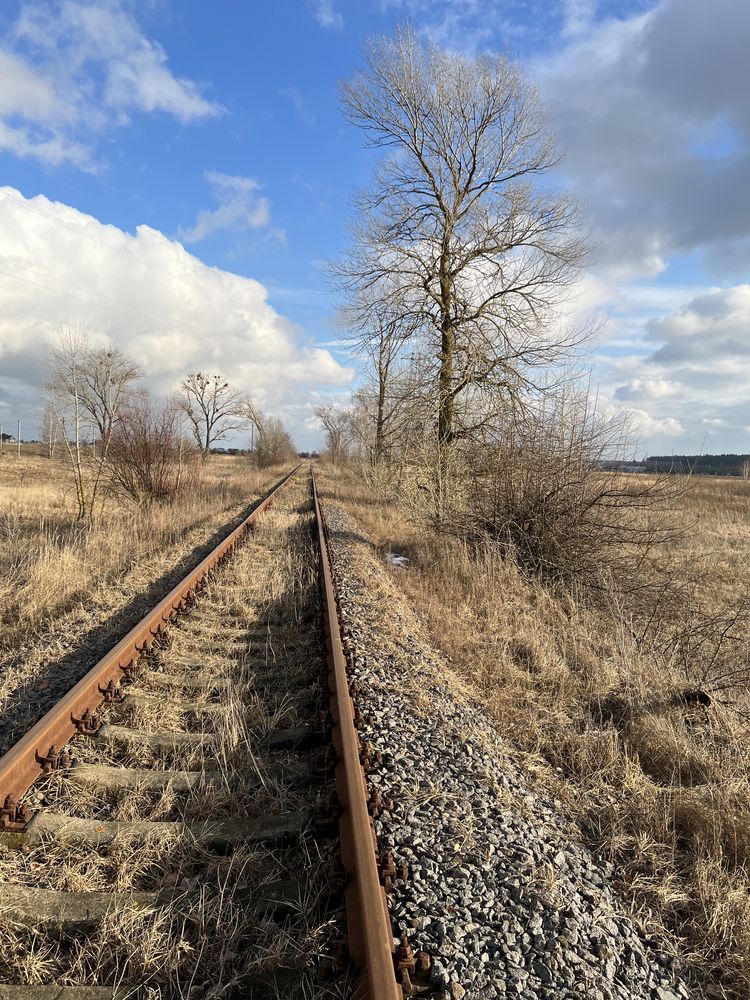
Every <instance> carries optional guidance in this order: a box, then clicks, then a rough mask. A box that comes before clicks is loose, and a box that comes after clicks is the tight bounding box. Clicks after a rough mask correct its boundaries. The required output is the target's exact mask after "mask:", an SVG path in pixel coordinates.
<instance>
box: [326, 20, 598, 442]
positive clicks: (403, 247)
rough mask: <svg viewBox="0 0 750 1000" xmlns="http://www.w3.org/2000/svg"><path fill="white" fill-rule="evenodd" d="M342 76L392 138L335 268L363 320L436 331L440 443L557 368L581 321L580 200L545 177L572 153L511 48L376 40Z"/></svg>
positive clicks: (365, 115) (366, 121) (363, 117)
mask: <svg viewBox="0 0 750 1000" xmlns="http://www.w3.org/2000/svg"><path fill="white" fill-rule="evenodd" d="M364 62H365V65H364V68H363V69H362V70H361V71H360V72H358V73H357V74H356V75H355V76H354V77H353V78H352V79H351V80H350V81H349V82H347V83H345V84H344V85H343V87H342V101H343V105H344V108H345V112H346V114H347V116H348V118H349V120H350V121H352V122H353V123H354V124H355V125H357V126H359V127H360V128H361V129H362V130H363V132H364V134H365V136H366V140H367V143H368V144H369V145H371V146H374V147H376V148H381V149H384V150H387V156H385V157H384V158H383V160H382V161H381V162H380V164H379V166H378V168H377V169H376V171H375V174H374V177H373V181H372V184H371V187H370V188H369V190H366V191H364V192H362V193H361V194H360V196H359V204H358V209H359V221H358V222H357V223H356V225H355V227H354V232H353V240H352V244H351V247H350V250H349V252H348V255H347V256H346V258H345V259H344V260H343V261H342V262H341V263H340V264H339V265H337V266H336V267H335V268H334V272H335V274H336V276H337V278H338V281H339V283H340V287H341V289H342V290H343V292H344V294H345V297H346V299H347V302H348V305H349V312H350V314H351V313H354V314H357V316H358V320H359V323H360V324H361V325H362V326H367V325H368V324H369V325H370V326H371V327H372V328H374V329H377V321H374V322H373V314H377V312H385V313H387V314H391V315H394V316H401V317H402V318H403V320H404V321H405V322H406V323H408V328H409V331H410V333H411V335H416V333H417V331H419V333H420V335H421V336H422V337H423V338H425V340H426V343H427V345H428V348H429V358H430V360H431V365H432V377H433V386H434V388H433V390H432V392H433V395H434V397H435V399H436V409H437V414H436V417H437V420H436V422H437V439H438V445H439V448H440V449H441V450H443V451H447V450H448V449H449V447H450V445H451V444H452V443H453V442H454V441H455V440H456V439H459V438H461V437H466V436H469V435H471V434H472V433H474V432H475V431H476V429H477V428H478V427H481V426H482V425H483V424H484V423H485V422H486V420H487V413H488V412H490V411H492V410H493V407H488V406H487V405H486V404H485V403H484V402H483V401H482V397H484V396H488V395H497V394H498V393H502V394H504V395H505V396H506V397H510V398H511V399H512V398H514V397H519V396H521V395H522V394H523V393H524V392H527V391H528V390H529V389H530V388H536V387H538V386H539V384H541V382H545V383H546V384H549V367H550V365H552V364H554V363H556V362H558V361H559V360H560V359H561V358H562V357H565V356H567V355H568V353H569V352H570V350H571V348H572V347H573V346H574V344H575V343H577V342H578V339H579V337H578V335H577V334H576V333H574V332H572V331H571V330H565V329H564V328H562V327H561V326H555V325H553V323H552V319H553V316H554V310H555V306H556V304H557V303H558V302H559V299H560V296H561V289H563V288H564V287H565V286H567V285H568V284H570V282H571V281H572V280H573V279H574V278H575V277H576V276H577V274H578V271H579V267H580V265H581V263H582V260H583V257H584V254H585V247H584V243H583V241H582V239H581V237H580V234H579V232H578V212H577V208H576V206H575V205H574V203H573V202H572V201H571V200H570V199H569V198H568V197H567V196H565V195H560V194H556V193H554V192H552V191H550V190H549V188H548V187H546V186H544V187H543V186H541V185H537V186H535V183H534V182H535V180H536V179H537V178H539V177H541V176H542V175H544V174H546V173H547V172H548V171H549V170H550V169H551V167H552V166H554V164H555V163H556V162H557V157H556V154H555V151H554V144H553V141H552V138H551V136H550V133H549V131H548V128H547V125H546V122H545V119H544V116H543V114H542V112H541V110H540V107H539V103H538V100H537V96H536V92H535V90H534V88H533V87H532V86H531V84H530V83H529V82H528V81H527V80H526V78H525V77H524V75H523V72H522V70H521V69H520V68H519V67H518V66H517V65H516V64H514V63H512V62H511V61H509V60H508V59H507V58H505V57H503V56H492V55H485V56H481V57H479V58H476V59H472V58H468V57H465V56H462V55H459V54H457V53H455V52H446V51H443V50H441V49H439V48H438V47H437V46H435V45H432V44H428V45H423V44H422V43H421V42H420V41H419V40H418V38H417V37H416V35H415V33H414V32H413V31H412V30H411V29H408V28H406V29H401V30H399V31H398V32H397V34H396V35H395V37H393V38H379V39H375V40H373V41H371V42H370V43H369V44H368V46H367V48H366V50H365V54H364Z"/></svg>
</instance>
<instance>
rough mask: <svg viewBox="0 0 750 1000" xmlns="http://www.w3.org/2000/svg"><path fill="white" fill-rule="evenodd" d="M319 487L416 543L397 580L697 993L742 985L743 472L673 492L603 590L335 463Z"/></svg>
mask: <svg viewBox="0 0 750 1000" xmlns="http://www.w3.org/2000/svg"><path fill="white" fill-rule="evenodd" d="M545 475H546V473H545ZM643 485H646V486H647V483H644V484H643ZM326 489H327V492H328V493H329V495H332V496H337V497H339V498H340V499H341V500H342V501H343V502H344V504H345V506H346V507H347V508H348V509H349V510H350V512H351V513H353V515H354V516H355V517H356V518H357V520H358V521H359V523H360V524H361V525H362V526H363V528H364V530H365V531H366V532H367V533H368V535H369V537H370V538H371V539H372V540H373V541H374V543H375V544H376V546H377V550H378V552H379V554H380V555H381V556H385V555H386V554H388V553H391V554H398V555H403V556H406V557H407V558H408V560H409V561H408V564H407V567H406V568H405V569H404V568H399V567H397V566H394V567H393V568H392V573H393V574H394V577H395V580H396V581H397V582H398V584H399V585H400V586H401V587H402V588H403V589H404V590H405V591H406V592H407V594H408V595H409V596H410V597H411V598H412V599H413V601H414V602H415V605H416V607H417V609H418V611H419V612H420V613H421V615H422V616H423V618H424V619H425V622H426V624H427V626H428V628H429V630H430V633H431V635H432V636H433V637H434V639H435V640H436V641H437V643H438V644H439V646H440V647H441V649H442V650H443V652H444V653H445V654H446V655H447V657H448V658H449V660H450V663H451V666H452V668H453V670H454V671H455V672H456V674H457V675H458V677H459V678H460V679H461V680H462V681H463V682H466V683H468V684H469V688H470V690H471V692H472V693H473V694H474V695H476V696H478V697H479V698H480V699H481V700H482V702H483V703H484V704H485V705H486V706H487V708H488V710H489V711H490V713H491V715H492V716H493V717H494V719H495V720H496V721H497V722H498V724H499V726H500V729H501V731H502V733H504V735H505V737H506V739H507V740H508V742H509V744H511V745H512V746H514V747H516V748H517V749H518V750H519V751H521V752H522V753H523V757H524V759H525V761H526V763H527V766H528V768H529V770H530V771H531V772H533V773H535V774H537V776H538V777H539V778H540V780H542V781H544V782H545V783H547V785H548V787H549V788H550V790H551V791H552V793H553V794H554V796H555V797H556V798H558V799H560V800H561V801H562V802H564V803H565V807H566V809H567V811H568V812H569V813H570V814H572V815H574V816H575V817H576V818H577V821H578V823H579V825H580V829H581V831H582V835H583V836H584V837H585V839H586V840H587V841H588V842H589V843H590V844H592V845H593V846H594V847H595V848H596V849H597V850H598V851H600V852H601V853H602V854H604V855H606V856H607V857H608V858H609V859H611V860H612V861H613V862H614V863H615V866H616V871H617V888H618V889H619V890H620V892H621V893H622V894H623V896H625V897H626V898H627V900H628V901H629V903H630V905H631V907H632V908H633V910H634V911H635V913H636V914H637V916H638V917H639V919H640V921H641V924H642V927H643V929H644V933H645V934H646V936H648V937H650V938H653V939H655V940H657V941H658V942H659V949H660V951H661V952H665V953H668V954H671V955H672V956H673V957H674V960H675V961H676V962H677V963H678V964H679V963H683V964H684V966H685V967H686V968H687V969H688V971H689V973H690V974H691V975H692V976H693V977H694V979H695V981H696V982H697V983H698V984H699V985H700V988H701V990H702V991H703V992H702V995H704V996H707V997H732V998H735V1000H740V998H745V997H746V996H747V995H748V990H749V989H750V933H749V932H748V928H749V927H750V876H749V875H748V871H749V870H750V808H749V806H748V803H749V802H750V728H749V727H748V721H747V712H748V708H749V707H750V691H749V690H748V679H749V674H748V666H749V665H750V627H749V622H748V611H747V607H748V602H747V593H748V588H749V587H750V559H748V555H749V554H750V490H749V489H748V484H747V483H745V482H742V481H737V480H731V481H727V480H707V479H699V480H698V481H697V482H696V484H695V487H694V489H692V490H691V491H689V492H687V493H685V494H684V495H683V496H682V497H681V499H680V500H679V504H678V510H677V515H678V518H677V524H676V526H677V527H678V528H679V527H680V526H682V527H685V528H687V529H688V530H686V531H685V532H684V533H683V534H682V535H681V536H680V535H679V534H676V535H675V536H674V537H673V539H672V541H671V542H670V544H669V545H666V546H661V547H659V546H657V547H655V548H652V549H651V550H650V553H649V555H648V559H647V560H644V561H643V563H642V565H641V566H640V569H639V572H640V574H641V580H646V581H649V582H650V586H648V587H643V588H640V587H639V588H636V593H637V599H636V598H632V595H631V598H628V597H627V596H624V595H623V591H622V589H620V588H612V589H611V590H609V591H603V590H601V589H600V590H599V592H598V595H597V599H596V601H592V600H590V599H588V598H587V594H586V591H585V590H580V589H578V590H576V589H575V588H574V587H570V586H568V587H563V586H560V585H559V581H558V583H556V584H555V585H554V586H552V587H550V586H549V585H545V583H543V582H542V581H541V580H540V579H539V576H538V575H533V574H532V575H529V574H527V573H525V572H523V571H522V570H521V569H520V568H519V565H518V563H517V562H516V561H514V560H513V559H511V558H508V555H509V552H508V550H507V549H505V550H504V549H503V548H502V547H493V546H492V545H489V544H486V542H487V541H488V538H487V536H485V544H477V539H476V538H473V539H471V540H469V541H467V540H461V539H458V538H456V537H449V536H438V535H436V534H435V533H434V532H429V531H426V530H425V529H424V528H422V527H420V526H419V524H417V523H415V521H414V520H413V518H412V517H411V516H410V515H411V512H410V511H408V510H407V509H406V508H405V507H403V506H400V505H399V504H398V503H395V502H393V498H391V500H390V502H388V503H381V502H378V501H377V500H375V499H374V498H373V496H372V494H371V492H370V491H369V490H368V488H367V487H365V486H363V485H362V482H361V479H360V480H359V481H357V480H356V479H355V477H353V476H351V475H350V476H346V477H344V478H343V479H337V480H336V481H334V480H333V478H332V477H330V476H329V477H327V479H326ZM634 582H635V581H634ZM603 597H606V598H607V599H606V600H603V599H602V598H603Z"/></svg>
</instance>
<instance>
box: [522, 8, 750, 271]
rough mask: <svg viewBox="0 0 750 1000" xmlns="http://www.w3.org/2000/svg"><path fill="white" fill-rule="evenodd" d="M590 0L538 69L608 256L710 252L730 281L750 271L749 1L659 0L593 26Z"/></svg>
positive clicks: (622, 259) (625, 267) (629, 259)
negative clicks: (641, 10)
mask: <svg viewBox="0 0 750 1000" xmlns="http://www.w3.org/2000/svg"><path fill="white" fill-rule="evenodd" d="M588 6H589V5H588V4H587V3H586V2H585V0H568V2H567V8H568V12H569V21H568V23H569V24H570V25H572V26H574V27H575V30H570V31H569V32H568V35H569V37H568V40H567V43H566V44H565V45H563V47H562V48H561V49H559V50H558V51H557V52H556V53H555V54H554V55H551V56H549V55H545V56H544V57H541V58H537V59H536V60H534V62H533V64H532V72H533V75H534V76H535V77H536V78H537V79H538V81H539V84H540V90H541V93H542V96H543V99H544V101H545V103H546V104H547V106H548V108H549V110H550V112H551V118H552V124H553V126H554V128H555V131H556V132H557V135H558V138H559V142H560V147H561V149H562V151H563V152H564V154H565V160H564V162H563V166H562V169H563V171H564V172H565V173H566V174H567V176H568V178H569V179H570V180H571V181H572V183H573V184H574V185H575V186H576V188H577V190H578V192H579V194H580V197H581V198H582V200H583V201H584V202H585V204H586V205H587V208H588V211H589V214H590V217H591V219H592V222H593V226H594V229H595V232H596V236H597V238H598V243H599V259H600V261H601V262H602V263H605V264H607V265H608V266H609V267H610V268H611V270H612V273H614V274H616V275H619V276H622V275H630V276H633V275H641V276H653V275H655V274H657V273H659V271H660V270H663V269H664V268H665V266H667V265H668V262H669V259H670V258H671V257H672V256H673V255H675V254H678V253H690V252H692V251H695V250H698V251H700V252H701V253H702V254H703V255H704V259H705V260H706V261H708V262H709V264H710V265H711V266H712V267H714V268H715V270H716V271H717V273H720V274H721V275H722V277H723V278H726V277H727V276H728V274H729V273H730V268H731V269H732V273H736V274H737V275H739V274H743V273H747V267H748V265H749V264H750V213H748V212H747V211H746V209H745V206H746V204H747V199H746V192H747V188H748V178H749V177H750V113H749V111H748V102H747V99H746V95H747V93H748V92H749V91H750V60H748V58H747V43H748V39H749V38H750V4H748V3H747V0H715V2H712V3H710V4H708V3H706V2H705V0H679V2H676V0H660V2H658V3H656V4H654V5H653V6H652V7H651V8H650V9H649V10H648V11H646V12H645V13H637V14H633V15H631V16H629V17H626V18H622V19H615V18H611V17H610V18H604V19H599V20H598V21H596V22H593V23H591V24H589V25H588V26H587V24H586V8H587V7H588ZM580 12H583V16H582V17H579V16H578V15H579V13H580ZM571 18H572V19H571Z"/></svg>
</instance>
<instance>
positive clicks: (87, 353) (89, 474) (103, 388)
mask: <svg viewBox="0 0 750 1000" xmlns="http://www.w3.org/2000/svg"><path fill="white" fill-rule="evenodd" d="M48 358H49V369H50V371H49V381H48V384H47V390H48V392H49V404H50V406H51V407H52V411H53V413H54V420H55V423H56V425H57V427H58V429H59V435H60V437H61V439H62V441H63V443H64V445H65V448H66V451H67V454H68V458H69V460H70V466H71V469H72V472H73V481H74V484H75V490H76V502H77V505H78V518H79V520H84V519H86V518H88V517H91V516H92V515H93V513H94V510H95V508H96V502H97V499H98V498H99V494H100V487H101V485H102V476H103V473H104V469H105V465H106V462H107V455H108V451H109V446H110V442H111V438H112V432H113V429H114V427H115V424H116V421H117V418H118V415H119V412H120V409H121V408H122V406H123V405H124V404H125V402H126V401H127V400H128V399H130V398H131V397H132V394H133V385H132V383H133V382H134V381H135V380H136V379H137V378H139V376H140V370H139V369H138V367H137V365H135V364H134V363H133V362H131V361H130V360H129V359H128V358H127V357H125V355H124V354H122V353H121V352H120V351H117V350H114V349H111V348H108V349H101V348H94V347H92V345H91V343H90V341H89V337H88V334H87V332H86V330H85V329H84V328H82V327H76V326H74V325H69V326H67V327H65V328H64V329H63V331H62V333H61V335H60V337H59V339H58V341H57V342H56V343H55V344H52V345H50V346H49V348H48ZM97 439H98V441H99V449H98V454H96V448H95V443H96V440H97Z"/></svg>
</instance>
